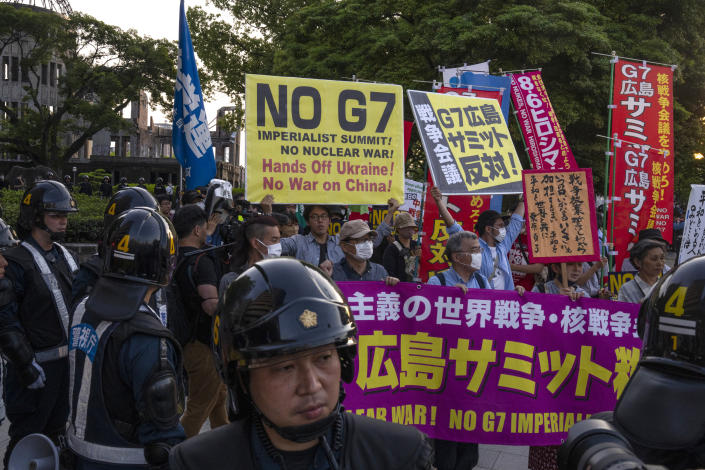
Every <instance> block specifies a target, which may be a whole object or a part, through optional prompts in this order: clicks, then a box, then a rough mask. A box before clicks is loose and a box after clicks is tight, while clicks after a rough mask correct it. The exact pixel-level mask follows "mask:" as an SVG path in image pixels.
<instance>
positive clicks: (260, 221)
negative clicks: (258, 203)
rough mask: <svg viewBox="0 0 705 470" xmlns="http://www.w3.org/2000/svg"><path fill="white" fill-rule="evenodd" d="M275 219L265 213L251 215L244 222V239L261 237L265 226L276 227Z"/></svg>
mask: <svg viewBox="0 0 705 470" xmlns="http://www.w3.org/2000/svg"><path fill="white" fill-rule="evenodd" d="M278 226H279V224H278V223H277V219H275V218H274V217H270V216H267V215H261V216H259V217H253V218H251V219H250V220H248V221H247V222H245V240H252V239H253V238H262V235H264V229H265V227H278Z"/></svg>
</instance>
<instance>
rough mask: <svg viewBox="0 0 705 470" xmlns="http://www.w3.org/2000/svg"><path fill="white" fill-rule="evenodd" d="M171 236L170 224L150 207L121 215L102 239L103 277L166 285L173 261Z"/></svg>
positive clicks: (174, 256) (171, 227) (173, 251)
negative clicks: (103, 254) (103, 242)
mask: <svg viewBox="0 0 705 470" xmlns="http://www.w3.org/2000/svg"><path fill="white" fill-rule="evenodd" d="M175 233H176V232H175V230H174V227H173V226H172V225H171V222H169V221H168V220H167V219H166V218H164V217H162V216H161V215H159V214H158V213H157V212H156V211H155V210H153V209H151V208H146V207H137V208H134V209H130V210H128V211H125V212H123V213H122V214H120V215H119V216H118V217H117V218H116V219H115V220H114V221H113V223H112V224H111V225H110V227H109V228H108V230H107V234H106V236H105V257H104V260H103V276H107V277H111V278H117V279H124V280H128V281H133V282H138V283H142V284H147V285H154V286H165V285H167V284H168V283H169V278H170V277H171V273H172V270H173V269H174V265H175V261H176V248H177V242H176V236H175Z"/></svg>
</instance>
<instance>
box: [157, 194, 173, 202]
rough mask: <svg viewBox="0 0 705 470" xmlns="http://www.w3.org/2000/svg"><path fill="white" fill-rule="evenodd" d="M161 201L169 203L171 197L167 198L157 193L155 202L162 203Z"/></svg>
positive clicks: (167, 196) (165, 195) (166, 195)
mask: <svg viewBox="0 0 705 470" xmlns="http://www.w3.org/2000/svg"><path fill="white" fill-rule="evenodd" d="M162 201H169V202H171V196H169V195H168V194H167V193H159V194H158V195H157V202H158V203H160V204H161V203H162Z"/></svg>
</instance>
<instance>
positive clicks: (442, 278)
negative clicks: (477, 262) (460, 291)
mask: <svg viewBox="0 0 705 470" xmlns="http://www.w3.org/2000/svg"><path fill="white" fill-rule="evenodd" d="M479 273H480V272H479V271H475V272H474V273H473V275H472V277H474V278H475V281H477V285H478V286H480V289H489V287H487V283H486V282H485V280H484V279H483V278H482V276H478V274H479ZM436 277H437V278H438V280H440V281H441V285H442V286H445V285H446V277H445V275H444V274H443V273H442V272H440V273H437V274H436Z"/></svg>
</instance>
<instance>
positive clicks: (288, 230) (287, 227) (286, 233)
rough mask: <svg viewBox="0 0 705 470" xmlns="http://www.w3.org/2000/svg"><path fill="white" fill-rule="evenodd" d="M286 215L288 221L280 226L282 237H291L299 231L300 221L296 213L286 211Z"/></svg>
mask: <svg viewBox="0 0 705 470" xmlns="http://www.w3.org/2000/svg"><path fill="white" fill-rule="evenodd" d="M284 216H285V217H286V222H285V223H284V224H283V225H280V226H279V231H280V232H281V236H282V238H287V237H291V236H293V235H296V234H297V233H299V222H298V219H297V218H296V214H292V213H289V212H287V213H284Z"/></svg>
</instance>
